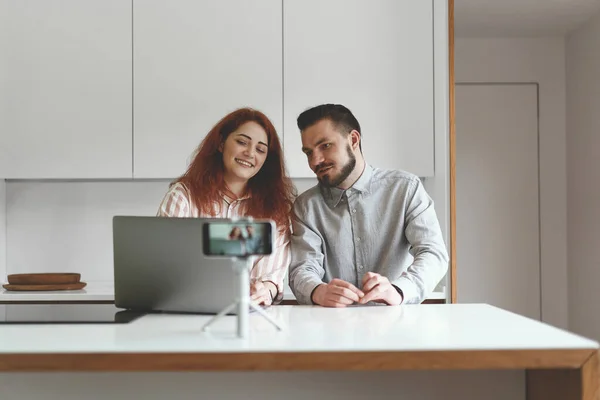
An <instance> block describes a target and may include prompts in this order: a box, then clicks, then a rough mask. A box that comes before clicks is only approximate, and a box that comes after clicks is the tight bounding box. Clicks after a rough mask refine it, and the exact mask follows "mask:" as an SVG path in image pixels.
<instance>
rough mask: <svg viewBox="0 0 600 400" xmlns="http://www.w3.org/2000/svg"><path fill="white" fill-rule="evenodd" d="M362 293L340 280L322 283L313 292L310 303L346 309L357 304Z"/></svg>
mask: <svg viewBox="0 0 600 400" xmlns="http://www.w3.org/2000/svg"><path fill="white" fill-rule="evenodd" d="M363 296H364V293H363V292H362V291H361V290H359V289H358V288H357V287H356V286H354V285H353V284H351V283H349V282H346V281H343V280H341V279H334V280H332V281H331V282H329V283H322V284H320V285H319V286H317V288H316V289H315V290H314V292H313V294H312V301H313V303H315V304H319V305H321V306H323V307H346V306H348V305H350V304H353V303H355V302H358V301H359V300H360V299H361V297H363Z"/></svg>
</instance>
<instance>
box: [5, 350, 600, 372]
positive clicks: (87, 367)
mask: <svg viewBox="0 0 600 400" xmlns="http://www.w3.org/2000/svg"><path fill="white" fill-rule="evenodd" d="M597 353H598V349H563V350H560V349H559V350H554V349H540V350H456V351H401V352H398V351H331V352H321V351H319V352H243V353H242V352H237V353H234V352H231V353H210V352H201V353H160V352H151V353H150V352H144V353H140V352H129V353H127V352H118V353H2V354H0V372H17V371H24V372H25V371H27V372H34V371H310V370H313V371H318V370H336V371H378V370H473V369H524V370H538V369H555V370H557V369H563V370H564V369H574V370H576V369H581V368H582V366H584V365H585V363H586V362H588V361H589V360H590V359H591V357H592V356H594V355H597Z"/></svg>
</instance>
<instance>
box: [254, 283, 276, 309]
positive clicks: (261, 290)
mask: <svg viewBox="0 0 600 400" xmlns="http://www.w3.org/2000/svg"><path fill="white" fill-rule="evenodd" d="M276 295H277V287H276V286H275V284H274V283H273V282H261V281H255V282H252V283H251V284H250V299H251V300H252V301H254V302H255V303H256V304H258V305H265V306H268V305H271V304H272V303H273V299H274V298H275V296H276Z"/></svg>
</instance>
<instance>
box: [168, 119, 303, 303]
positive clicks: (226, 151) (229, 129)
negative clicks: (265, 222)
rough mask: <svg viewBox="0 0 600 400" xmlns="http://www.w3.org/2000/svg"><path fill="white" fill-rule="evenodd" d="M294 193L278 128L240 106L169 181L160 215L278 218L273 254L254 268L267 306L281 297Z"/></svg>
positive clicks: (254, 290) (258, 298) (255, 287)
mask: <svg viewBox="0 0 600 400" xmlns="http://www.w3.org/2000/svg"><path fill="white" fill-rule="evenodd" d="M294 195H295V190H294V186H293V184H292V182H291V180H290V178H289V177H287V175H286V170H285V164H284V160H283V151H282V149H281V143H280V142H279V138H278V136H277V132H276V131H275V127H274V126H273V124H272V123H271V121H270V120H269V118H267V116H265V115H264V114H263V113H262V112H260V111H257V110H254V109H251V108H241V109H238V110H236V111H233V112H232V113H230V114H228V115H226V116H225V117H223V119H221V120H220V121H219V122H218V123H217V124H216V125H215V126H214V127H213V128H212V129H211V130H210V132H208V135H206V137H205V138H204V140H203V141H202V142H201V143H200V146H199V147H198V149H197V151H196V155H195V157H194V158H193V160H192V162H191V163H190V165H189V167H188V169H187V171H186V172H185V173H184V174H183V175H182V176H181V177H179V178H177V179H176V180H175V181H174V182H173V183H171V185H170V187H169V191H168V192H167V194H166V195H165V197H164V199H163V201H162V202H161V204H160V208H159V210H158V216H165V217H191V218H207V217H218V218H242V217H248V216H251V217H253V218H269V219H272V220H274V221H275V224H276V226H277V235H276V237H275V246H274V248H273V253H272V254H270V255H268V256H262V257H260V258H258V259H257V260H256V262H255V263H254V266H253V268H252V270H251V272H250V282H251V286H250V294H251V296H252V299H253V300H254V301H255V302H257V303H258V304H264V305H269V304H272V303H277V302H279V301H281V299H282V298H283V278H284V276H285V273H286V272H287V268H288V266H289V263H290V255H289V236H290V212H291V207H292V202H293V199H294Z"/></svg>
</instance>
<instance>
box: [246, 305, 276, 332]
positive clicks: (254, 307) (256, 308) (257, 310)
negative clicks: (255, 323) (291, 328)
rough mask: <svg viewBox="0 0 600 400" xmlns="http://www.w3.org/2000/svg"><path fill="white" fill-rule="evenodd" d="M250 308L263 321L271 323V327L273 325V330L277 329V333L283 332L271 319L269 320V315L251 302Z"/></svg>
mask: <svg viewBox="0 0 600 400" xmlns="http://www.w3.org/2000/svg"><path fill="white" fill-rule="evenodd" d="M250 307H252V309H253V310H254V311H256V312H257V313H259V314H260V315H261V316H262V317H263V318H264V319H266V320H267V321H269V322H270V323H271V325H273V326H274V327H275V328H277V330H278V331H281V330H283V329H282V328H281V326H279V324H278V323H277V322H276V321H275V320H274V319H273V318H271V316H270V315H269V314H267V313H266V312H265V310H263V309H262V308H261V307H260V306H259V305H257V304H256V303H255V302H253V301H251V302H250Z"/></svg>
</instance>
